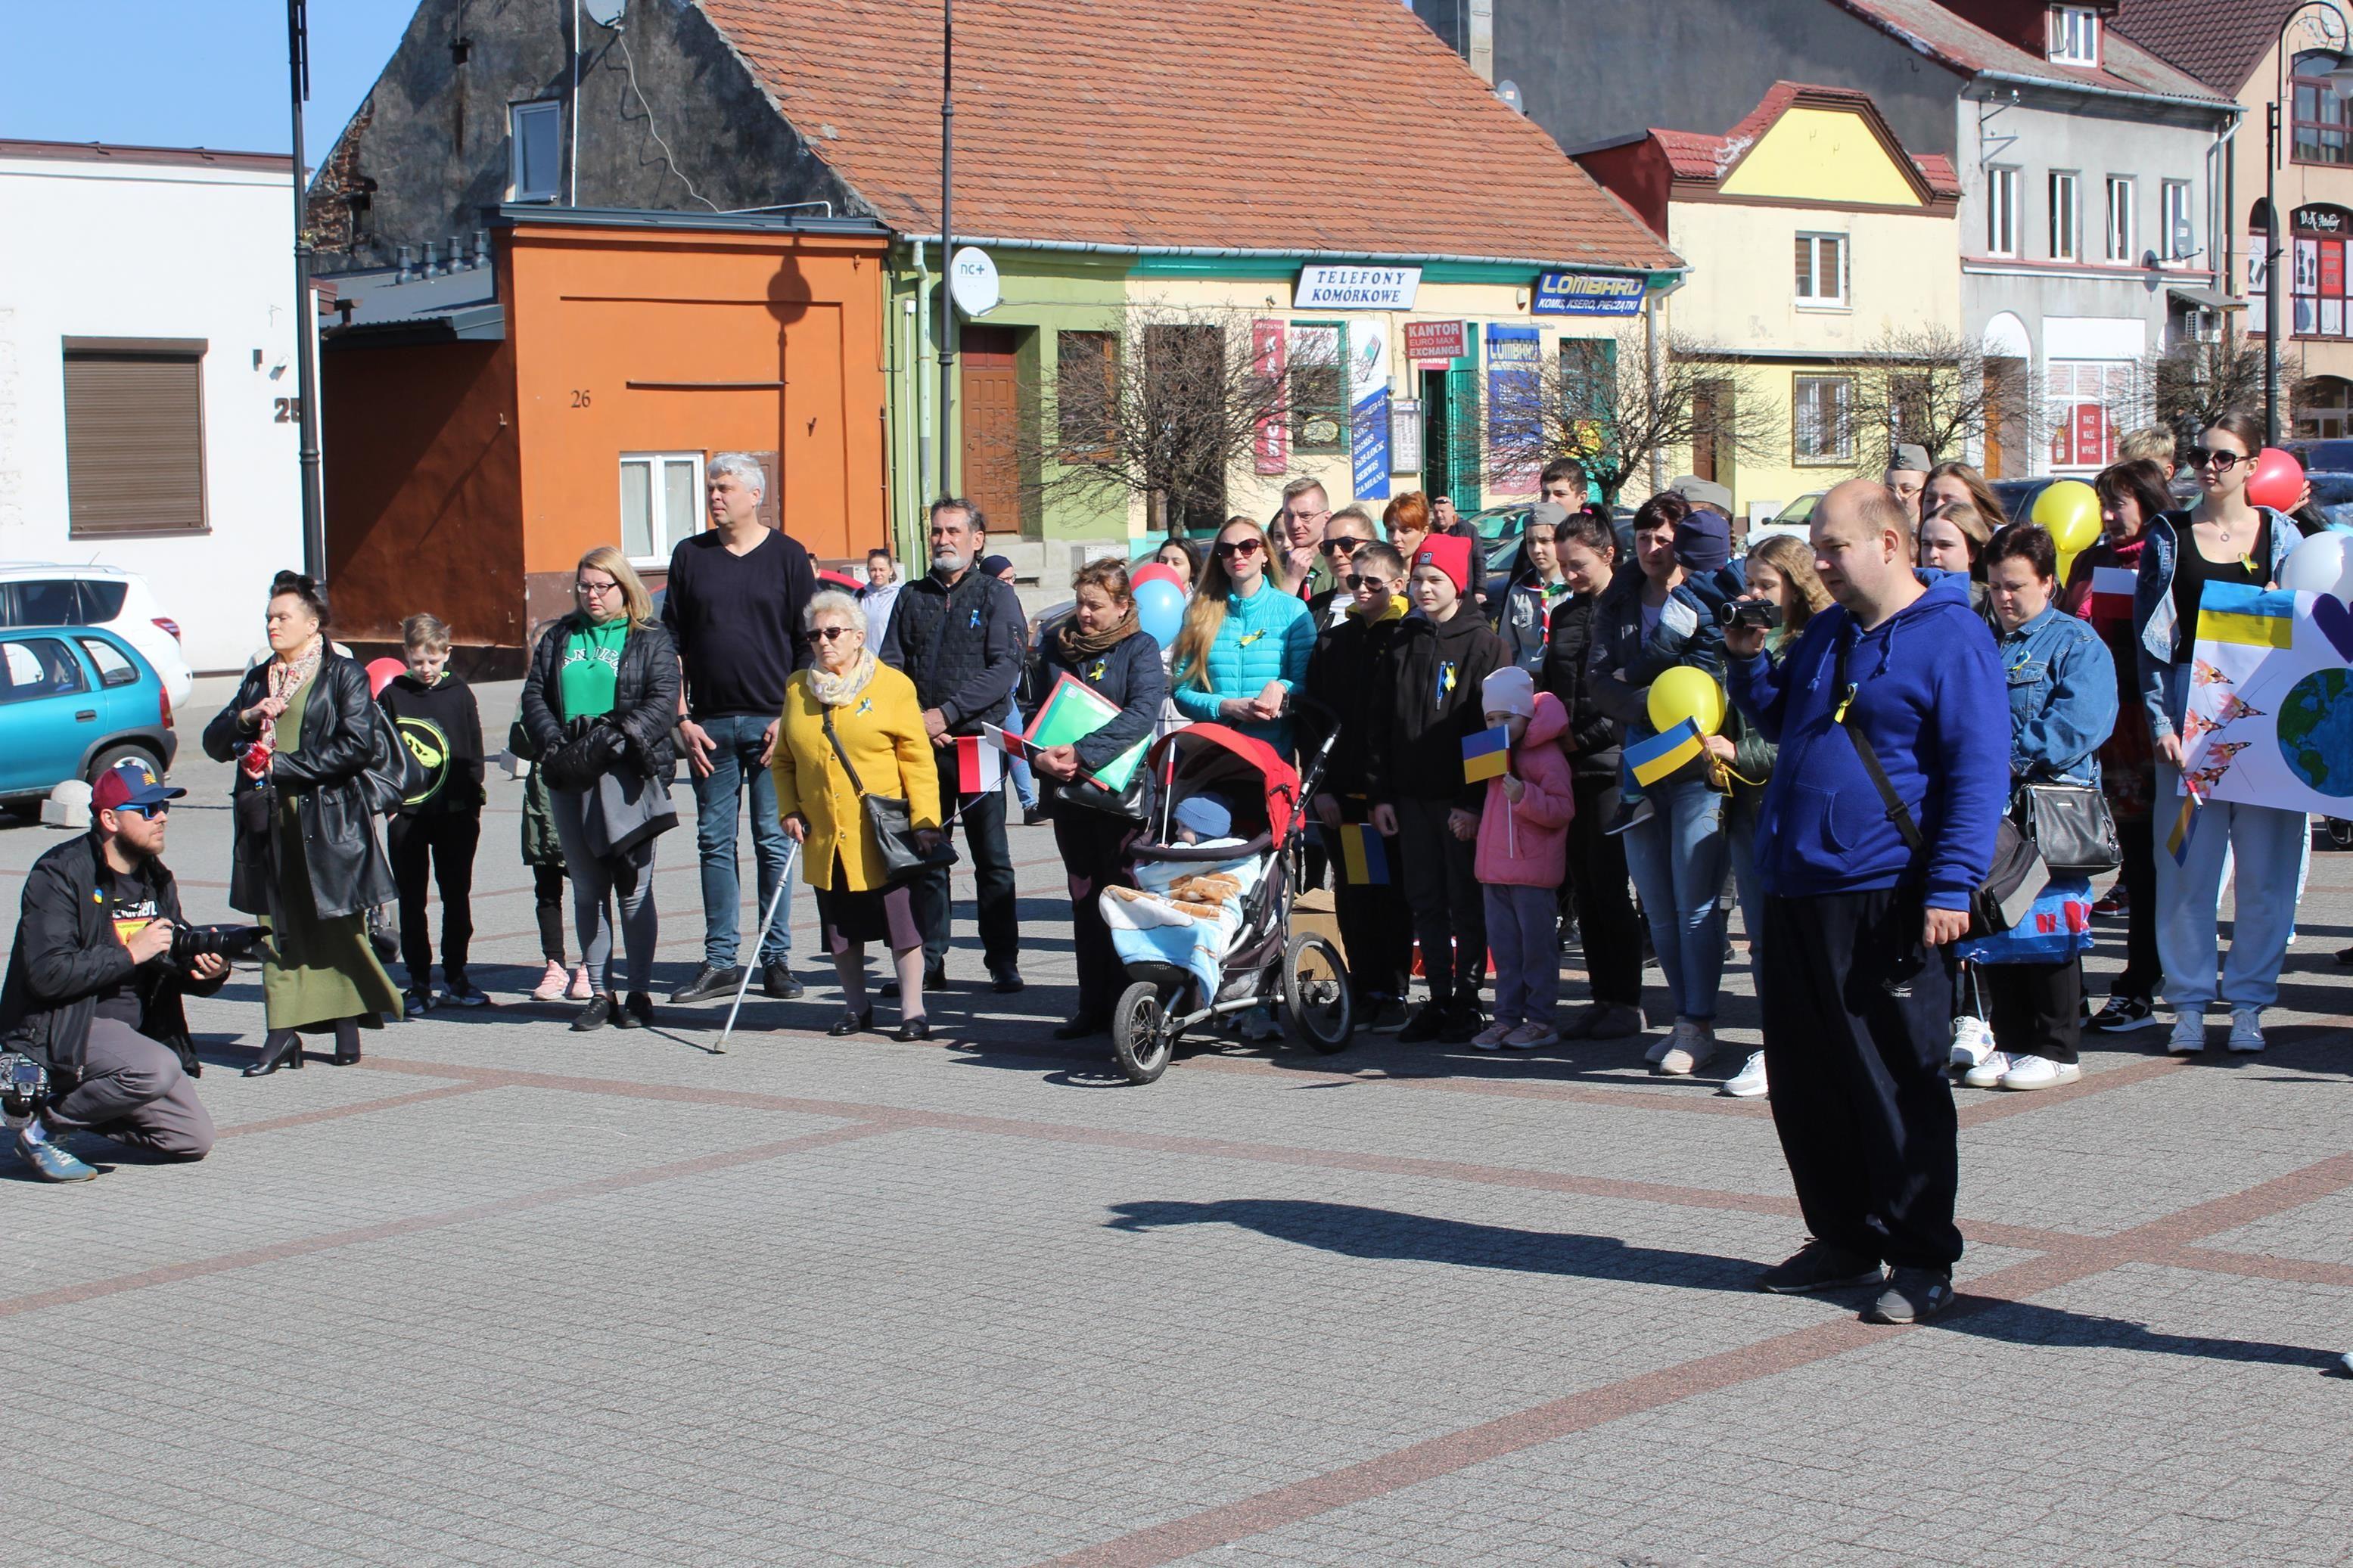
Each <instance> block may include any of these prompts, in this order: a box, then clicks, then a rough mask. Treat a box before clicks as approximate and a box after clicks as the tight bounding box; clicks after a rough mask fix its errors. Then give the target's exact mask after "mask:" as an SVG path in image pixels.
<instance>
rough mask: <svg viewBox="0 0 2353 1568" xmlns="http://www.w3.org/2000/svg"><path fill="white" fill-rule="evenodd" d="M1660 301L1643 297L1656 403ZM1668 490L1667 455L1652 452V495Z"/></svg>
mask: <svg viewBox="0 0 2353 1568" xmlns="http://www.w3.org/2000/svg"><path fill="white" fill-rule="evenodd" d="M1659 300H1660V296H1659V295H1657V294H1655V293H1646V294H1644V295H1643V296H1642V357H1643V359H1644V361H1645V362H1646V374H1648V375H1649V376H1650V378H1651V400H1652V401H1653V402H1655V401H1656V400H1657V398H1658V395H1659V392H1658V387H1659V352H1660V344H1659ZM1666 488H1667V454H1666V452H1665V450H1664V449H1663V448H1661V447H1652V448H1651V494H1652V495H1656V494H1658V493H1659V492H1660V491H1661V490H1662V489H1666Z"/></svg>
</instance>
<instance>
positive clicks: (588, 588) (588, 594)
mask: <svg viewBox="0 0 2353 1568" xmlns="http://www.w3.org/2000/svg"><path fill="white" fill-rule="evenodd" d="M575 589H576V591H577V592H578V593H579V594H580V595H581V596H582V597H583V598H589V599H596V598H602V597H603V596H604V595H607V594H617V593H619V592H620V591H621V585H620V584H618V583H610V582H607V583H591V582H589V581H588V580H587V579H586V578H583V579H581V581H580V582H579V583H578V584H575Z"/></svg>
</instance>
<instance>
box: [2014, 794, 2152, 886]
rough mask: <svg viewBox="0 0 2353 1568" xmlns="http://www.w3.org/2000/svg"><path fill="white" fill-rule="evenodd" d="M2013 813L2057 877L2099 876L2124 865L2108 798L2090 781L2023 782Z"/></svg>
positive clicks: (2044, 863)
mask: <svg viewBox="0 0 2353 1568" xmlns="http://www.w3.org/2000/svg"><path fill="white" fill-rule="evenodd" d="M2010 815H2011V816H2014V817H2015V818H2017V821H2018V828H2019V831H2020V832H2021V833H2022V834H2024V835H2025V836H2026V837H2027V839H2028V841H2029V842H2031V843H2032V844H2033V846H2034V847H2035V851H2036V852H2037V853H2038V854H2040V855H2041V856H2042V863H2043V865H2045V866H2047V867H2049V868H2050V869H2051V874H2052V876H2054V877H2097V876H2101V875H2104V874H2105V873H2106V872H2109V871H2113V870H2115V869H2116V868H2117V867H2119V866H2121V865H2123V864H2124V859H2125V857H2124V849H2123V847H2121V846H2120V845H2118V844H2117V842H2116V817H2115V816H2113V815H2112V814H2111V813H2110V812H2109V810H2108V797H2107V796H2106V795H2103V794H2101V793H2100V792H2099V791H2098V790H2095V789H2094V788H2092V787H2091V786H2090V785H2089V784H2021V785H2020V786H2019V788H2018V797H2017V799H2016V800H2015V801H2014V802H2013V803H2012V804H2011V806H2010Z"/></svg>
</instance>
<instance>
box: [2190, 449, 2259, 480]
mask: <svg viewBox="0 0 2353 1568" xmlns="http://www.w3.org/2000/svg"><path fill="white" fill-rule="evenodd" d="M2246 460H2247V455H2246V454H2245V453H2244V452H2218V451H2216V450H2215V449H2214V448H2213V447H2190V448H2189V466H2190V467H2191V468H2211V469H2213V470H2214V471H2215V472H2216V473H2218V474H2227V473H2229V472H2230V471H2231V470H2232V468H2237V467H2238V466H2239V465H2240V464H2241V463H2243V462H2245V461H2246Z"/></svg>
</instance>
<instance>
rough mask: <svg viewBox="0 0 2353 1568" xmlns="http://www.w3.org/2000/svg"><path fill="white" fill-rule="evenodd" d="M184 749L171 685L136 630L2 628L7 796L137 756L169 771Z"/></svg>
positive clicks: (40, 790) (0, 794)
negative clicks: (135, 638) (140, 645)
mask: <svg viewBox="0 0 2353 1568" xmlns="http://www.w3.org/2000/svg"><path fill="white" fill-rule="evenodd" d="M179 748H180V738H179V733H178V731H176V730H174V728H173V723H172V694H171V691H170V689H168V688H167V687H165V685H164V681H163V679H161V678H160V677H158V676H157V675H156V673H155V668H154V666H153V665H151V664H149V663H148V662H147V659H146V657H145V656H144V655H143V654H142V652H141V651H140V650H139V649H137V648H134V647H132V646H131V643H130V641H129V639H128V638H125V637H118V636H117V635H115V634H114V633H113V632H111V631H106V630H103V629H101V628H100V627H97V626H11V627H9V628H8V629H7V630H5V631H0V803H5V804H9V805H19V804H24V803H30V802H37V801H38V800H40V799H41V798H42V797H43V796H45V795H47V794H48V793H49V791H50V790H52V789H54V788H56V787H57V786H58V784H63V783H64V782H65V781H66V780H68V779H82V780H85V781H95V780H96V779H97V778H98V776H99V775H100V773H104V772H105V771H106V770H107V769H109V768H111V767H112V766H114V765H115V764H116V763H120V762H122V761H124V760H126V759H128V758H133V757H135V758H137V759H139V760H140V761H142V762H144V763H147V764H148V766H150V767H152V768H153V769H154V770H155V771H156V772H157V773H164V772H165V771H167V770H168V769H169V768H170V767H171V765H172V760H173V758H174V757H175V756H177V755H178V753H179Z"/></svg>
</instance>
